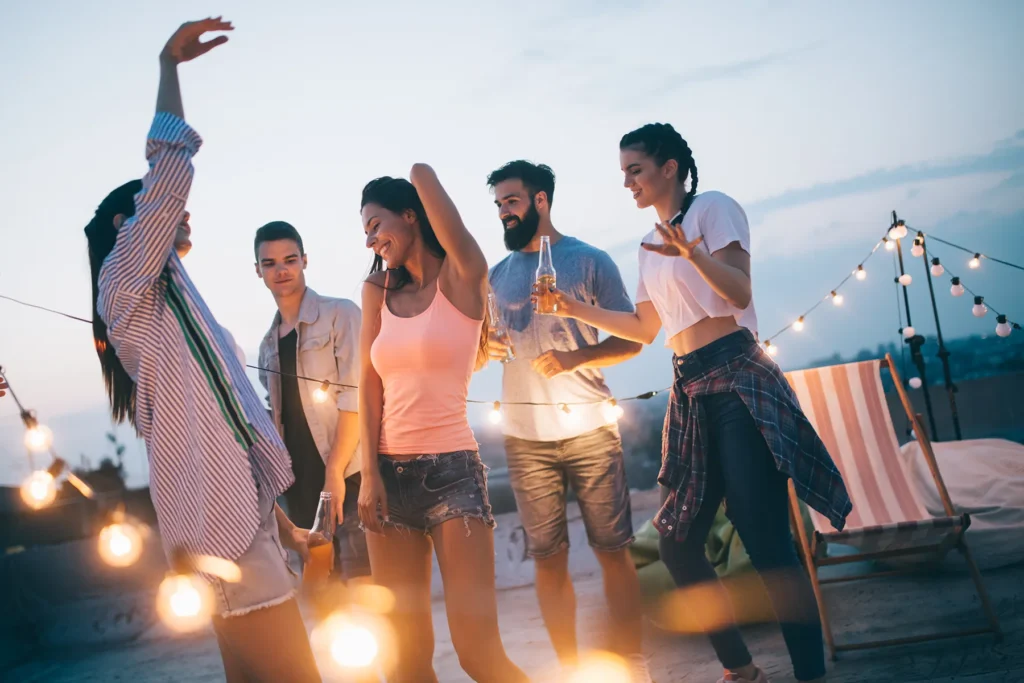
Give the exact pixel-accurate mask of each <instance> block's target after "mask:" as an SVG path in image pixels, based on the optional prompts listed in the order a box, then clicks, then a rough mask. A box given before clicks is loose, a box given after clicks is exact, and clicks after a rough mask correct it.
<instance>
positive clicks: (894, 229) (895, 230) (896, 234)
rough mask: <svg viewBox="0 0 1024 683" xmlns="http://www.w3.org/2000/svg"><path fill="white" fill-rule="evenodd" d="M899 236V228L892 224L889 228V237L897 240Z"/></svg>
mask: <svg viewBox="0 0 1024 683" xmlns="http://www.w3.org/2000/svg"><path fill="white" fill-rule="evenodd" d="M900 237H901V235H900V229H899V228H898V227H897V226H895V225H894V226H892V227H891V228H889V239H891V240H898V239H899V238H900Z"/></svg>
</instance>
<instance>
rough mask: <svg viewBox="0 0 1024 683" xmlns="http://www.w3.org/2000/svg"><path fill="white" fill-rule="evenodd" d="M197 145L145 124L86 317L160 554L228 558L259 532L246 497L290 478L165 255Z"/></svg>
mask: <svg viewBox="0 0 1024 683" xmlns="http://www.w3.org/2000/svg"><path fill="white" fill-rule="evenodd" d="M201 144H202V139H201V138H200V137H199V135H198V134H197V133H196V132H195V131H194V130H192V128H190V127H189V125H188V124H187V123H185V122H184V121H183V120H182V119H180V118H178V117H177V116H175V115H173V114H169V113H166V112H161V113H158V114H157V115H156V117H155V118H154V120H153V125H152V127H151V128H150V131H149V137H148V140H147V144H146V158H147V160H148V161H149V171H148V173H147V174H146V176H145V178H143V187H142V190H141V191H140V192H139V193H138V194H137V195H135V216H134V217H133V218H131V219H129V220H128V221H126V222H125V223H124V225H122V226H121V229H120V231H119V232H118V235H117V242H116V243H115V245H114V248H113V250H112V251H111V252H110V255H109V256H108V257H107V259H106V260H105V261H104V263H103V266H102V268H101V270H100V278H99V290H100V292H99V301H98V310H99V312H100V315H101V316H102V318H103V320H104V322H106V324H107V334H108V336H109V339H110V342H111V343H112V344H113V345H114V348H115V349H116V350H117V356H118V358H119V359H120V360H121V363H122V365H124V367H125V370H127V371H128V374H129V375H130V376H131V377H132V379H134V380H135V382H136V387H137V389H136V392H137V393H136V407H135V420H136V425H137V426H138V429H139V432H140V434H141V435H142V437H143V439H145V441H146V450H147V451H148V455H149V464H150V472H151V474H150V493H151V495H152V498H153V504H154V507H155V508H156V513H157V521H158V522H159V525H160V534H161V537H162V539H163V543H164V547H165V549H166V550H168V551H169V550H170V549H171V548H175V547H180V548H182V549H184V550H187V551H189V552H194V553H203V554H207V555H216V556H219V557H225V558H228V559H232V560H234V559H237V558H238V557H239V556H240V555H241V554H242V553H243V552H244V551H245V550H246V549H247V548H248V547H249V545H250V544H251V543H252V539H253V537H254V536H255V534H256V530H257V528H258V526H259V524H260V516H259V513H258V510H257V488H258V487H264V488H265V490H266V491H267V492H268V493H269V494H270V496H271V497H272V498H276V497H277V495H278V494H280V493H281V492H282V491H284V490H285V489H286V488H288V486H290V485H291V483H292V480H293V475H292V471H291V462H290V460H289V458H288V452H287V451H286V450H285V447H284V444H283V443H282V442H281V439H280V437H279V436H278V434H277V430H276V429H275V428H274V425H273V423H272V422H271V420H270V418H269V416H268V415H267V411H266V409H265V408H264V407H263V406H262V405H261V403H260V400H259V398H258V397H257V395H256V392H255V390H254V389H253V387H252V384H250V382H249V379H248V378H247V377H246V374H245V369H244V368H243V367H242V364H241V363H240V362H239V361H238V358H237V356H236V355H235V351H234V349H233V347H232V344H231V342H230V341H229V340H228V338H227V336H226V334H225V332H224V330H223V328H221V326H220V325H219V324H218V323H217V321H216V320H214V317H213V315H212V314H211V313H210V310H209V308H207V306H206V303H205V302H204V301H203V299H202V297H201V296H200V295H199V292H198V291H196V288H195V285H193V284H192V280H191V279H190V278H189V276H188V274H187V273H186V272H185V269H184V268H183V267H182V264H181V261H180V260H179V259H178V256H177V254H175V252H174V235H175V232H176V230H177V227H178V225H179V224H180V223H181V221H182V219H183V218H184V213H185V203H186V201H187V199H188V194H189V189H190V188H191V186H192V176H193V167H192V157H193V156H194V155H195V154H196V153H197V152H198V151H199V147H200V145H201Z"/></svg>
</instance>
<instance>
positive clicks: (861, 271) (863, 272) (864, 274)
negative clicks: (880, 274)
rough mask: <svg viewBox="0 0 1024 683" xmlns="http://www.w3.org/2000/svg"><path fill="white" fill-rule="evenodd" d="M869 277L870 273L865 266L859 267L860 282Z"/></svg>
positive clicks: (857, 271) (857, 272)
mask: <svg viewBox="0 0 1024 683" xmlns="http://www.w3.org/2000/svg"><path fill="white" fill-rule="evenodd" d="M867 276H868V271H866V270H864V266H857V270H856V277H857V279H858V280H863V279H864V278H866V277H867Z"/></svg>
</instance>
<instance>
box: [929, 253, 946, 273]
mask: <svg viewBox="0 0 1024 683" xmlns="http://www.w3.org/2000/svg"><path fill="white" fill-rule="evenodd" d="M945 272H946V269H945V268H944V267H943V266H942V264H941V263H939V257H938V256H936V257H935V258H933V259H932V277H942V275H943V274H944V273H945Z"/></svg>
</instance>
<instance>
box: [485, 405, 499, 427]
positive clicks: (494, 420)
mask: <svg viewBox="0 0 1024 683" xmlns="http://www.w3.org/2000/svg"><path fill="white" fill-rule="evenodd" d="M487 419H489V420H490V421H491V424H494V425H496V424H498V423H499V422H501V401H495V402H494V405H493V406H492V407H491V410H490V413H489V414H488V415H487Z"/></svg>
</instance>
